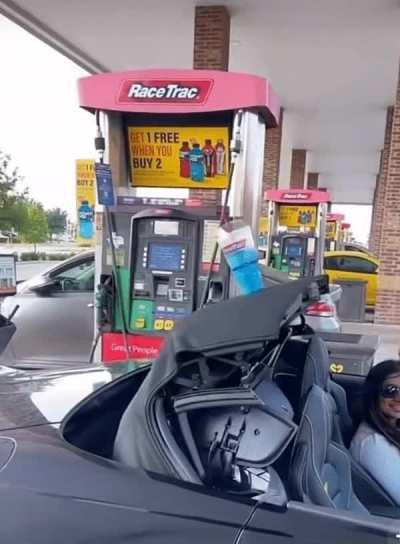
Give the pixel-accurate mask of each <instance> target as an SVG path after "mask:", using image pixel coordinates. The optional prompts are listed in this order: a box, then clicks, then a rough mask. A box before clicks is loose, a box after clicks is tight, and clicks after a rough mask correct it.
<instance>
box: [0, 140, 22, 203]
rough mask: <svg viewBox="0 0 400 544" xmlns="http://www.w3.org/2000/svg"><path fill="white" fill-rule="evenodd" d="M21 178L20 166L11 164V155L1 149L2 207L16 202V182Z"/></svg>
mask: <svg viewBox="0 0 400 544" xmlns="http://www.w3.org/2000/svg"><path fill="white" fill-rule="evenodd" d="M21 179H22V177H21V176H20V174H19V172H18V168H17V167H13V166H11V156H10V155H7V154H6V153H3V151H0V209H4V208H6V207H7V206H8V205H10V204H12V203H13V202H14V199H15V196H16V184H17V182H18V181H20V180H21Z"/></svg>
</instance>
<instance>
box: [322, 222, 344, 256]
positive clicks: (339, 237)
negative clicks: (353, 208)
mask: <svg viewBox="0 0 400 544" xmlns="http://www.w3.org/2000/svg"><path fill="white" fill-rule="evenodd" d="M343 221H344V215H343V214H342V213H328V215H327V218H326V235H325V249H326V250H327V251H341V250H342V249H344V228H343V226H344V223H343Z"/></svg>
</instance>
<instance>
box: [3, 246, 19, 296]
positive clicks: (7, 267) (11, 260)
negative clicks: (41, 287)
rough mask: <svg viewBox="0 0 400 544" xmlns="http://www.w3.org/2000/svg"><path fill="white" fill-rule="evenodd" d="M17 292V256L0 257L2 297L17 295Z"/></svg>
mask: <svg viewBox="0 0 400 544" xmlns="http://www.w3.org/2000/svg"><path fill="white" fill-rule="evenodd" d="M16 292H17V276H16V271H15V256H14V255H0V297H2V296H7V295H15V293H16Z"/></svg>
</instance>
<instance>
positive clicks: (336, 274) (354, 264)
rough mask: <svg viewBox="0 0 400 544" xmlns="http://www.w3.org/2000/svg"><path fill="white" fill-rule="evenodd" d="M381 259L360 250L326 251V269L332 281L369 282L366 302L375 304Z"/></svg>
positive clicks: (370, 304)
mask: <svg viewBox="0 0 400 544" xmlns="http://www.w3.org/2000/svg"><path fill="white" fill-rule="evenodd" d="M378 267H379V261H378V259H377V258H376V257H373V256H372V255H368V254H366V253H362V252H360V251H328V252H326V253H325V258H324V270H325V272H326V273H327V274H328V276H329V280H330V281H331V282H332V283H335V282H336V281H341V280H343V281H346V280H361V281H366V282H367V299H366V304H367V305H369V306H375V303H376V295H377V289H378Z"/></svg>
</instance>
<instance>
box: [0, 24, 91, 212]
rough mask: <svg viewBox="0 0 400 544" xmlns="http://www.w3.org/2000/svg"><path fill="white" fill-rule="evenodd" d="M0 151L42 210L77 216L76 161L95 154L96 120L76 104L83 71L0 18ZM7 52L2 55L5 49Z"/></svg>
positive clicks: (83, 74)
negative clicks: (16, 167) (15, 167)
mask: <svg viewBox="0 0 400 544" xmlns="http://www.w3.org/2000/svg"><path fill="white" fill-rule="evenodd" d="M0 51H2V54H1V84H0V149H1V150H2V151H3V152H5V153H8V154H10V155H11V156H12V159H13V164H15V165H16V166H18V167H19V170H20V173H21V174H22V175H23V176H24V178H25V180H24V185H25V186H27V187H28V188H29V190H30V194H31V196H32V197H33V198H35V199H37V200H39V201H40V202H42V203H43V204H44V206H45V207H46V208H53V207H56V206H59V207H61V208H62V209H65V210H67V211H68V213H69V214H70V215H71V217H72V218H73V217H74V216H75V182H74V180H75V159H78V158H94V156H95V154H94V148H93V138H94V131H95V127H94V120H93V117H92V115H91V114H90V113H88V112H86V111H83V110H81V109H80V108H79V107H78V94H77V88H76V81H77V79H78V78H79V77H83V76H85V75H87V74H86V72H85V71H84V70H82V69H81V68H79V67H78V66H76V65H75V64H74V63H73V62H71V61H70V60H68V59H67V58H65V57H64V56H63V55H61V54H60V53H58V52H56V51H55V50H53V49H52V48H51V47H49V46H48V45H46V44H44V43H43V42H41V41H40V40H38V39H37V38H35V37H33V36H32V35H30V34H29V33H28V32H26V31H25V30H23V29H21V28H20V27H18V26H17V25H15V24H14V23H12V22H10V21H9V20H8V19H6V18H4V17H2V16H0ZM7 51H8V52H9V54H4V52H7Z"/></svg>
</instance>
